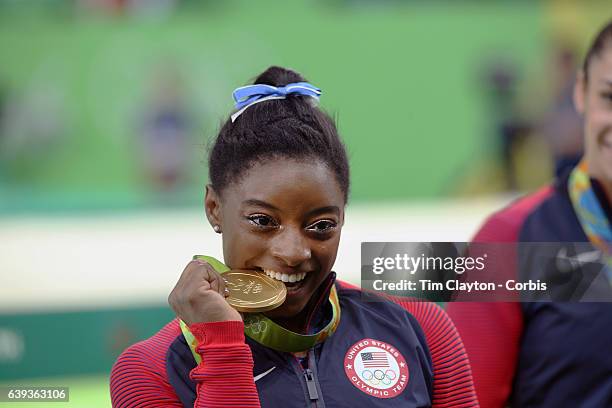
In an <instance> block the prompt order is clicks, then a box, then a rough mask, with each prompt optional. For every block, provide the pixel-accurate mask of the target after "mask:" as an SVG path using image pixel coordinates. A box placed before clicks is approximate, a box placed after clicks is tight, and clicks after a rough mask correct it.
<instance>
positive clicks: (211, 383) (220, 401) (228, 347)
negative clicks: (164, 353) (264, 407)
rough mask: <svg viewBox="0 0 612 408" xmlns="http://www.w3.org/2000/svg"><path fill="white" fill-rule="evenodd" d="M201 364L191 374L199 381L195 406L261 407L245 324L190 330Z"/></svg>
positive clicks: (217, 324)
mask: <svg viewBox="0 0 612 408" xmlns="http://www.w3.org/2000/svg"><path fill="white" fill-rule="evenodd" d="M189 328H190V330H191V332H192V333H193V335H194V337H195V338H196V339H197V340H198V347H197V349H196V351H197V352H198V353H199V354H200V356H202V363H201V364H200V365H199V366H197V367H196V368H194V369H193V370H192V371H191V374H190V377H191V379H192V380H193V381H195V382H197V383H198V385H197V394H198V396H197V398H196V401H195V404H194V406H195V407H207V408H208V407H245V408H246V407H259V395H258V394H257V388H256V387H255V381H254V380H253V356H252V355H251V350H250V349H249V346H248V345H247V344H246V343H245V342H244V323H243V322H239V321H230V322H213V323H198V324H193V325H191V326H190V327H189Z"/></svg>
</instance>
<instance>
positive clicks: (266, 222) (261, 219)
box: [247, 214, 278, 228]
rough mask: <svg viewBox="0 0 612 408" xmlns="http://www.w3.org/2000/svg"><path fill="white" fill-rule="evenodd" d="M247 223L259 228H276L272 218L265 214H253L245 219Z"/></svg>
mask: <svg viewBox="0 0 612 408" xmlns="http://www.w3.org/2000/svg"><path fill="white" fill-rule="evenodd" d="M247 219H248V220H249V222H250V223H251V224H253V225H255V226H257V227H259V228H271V227H276V226H278V224H277V222H276V221H275V220H274V218H272V217H270V216H269V215H265V214H254V215H249V216H248V217H247Z"/></svg>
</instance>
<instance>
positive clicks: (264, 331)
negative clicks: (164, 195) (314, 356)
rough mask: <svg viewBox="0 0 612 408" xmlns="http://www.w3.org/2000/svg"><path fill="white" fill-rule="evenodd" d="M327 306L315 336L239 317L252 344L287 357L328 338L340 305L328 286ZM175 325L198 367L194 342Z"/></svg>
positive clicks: (258, 316)
mask: <svg viewBox="0 0 612 408" xmlns="http://www.w3.org/2000/svg"><path fill="white" fill-rule="evenodd" d="M194 259H202V260H204V261H206V262H208V263H209V264H210V265H211V266H212V267H213V268H214V269H215V270H216V271H217V272H219V273H221V274H223V273H224V272H227V271H229V270H230V269H229V268H228V267H227V266H226V265H225V264H223V263H222V262H220V261H219V260H217V259H215V258H213V257H210V256H202V255H196V256H195V257H194ZM329 303H330V304H331V307H332V318H331V320H330V321H329V323H327V325H326V326H325V327H324V328H323V329H321V330H320V331H318V332H316V333H313V334H299V333H295V332H292V331H291V330H287V329H285V328H284V327H282V326H280V325H278V324H276V323H274V322H273V321H272V320H271V319H269V318H267V317H266V316H264V315H263V313H243V314H242V315H243V319H244V334H245V335H246V336H248V337H250V338H251V339H253V340H255V341H256V342H258V343H260V344H262V345H264V346H266V347H268V348H271V349H274V350H278V351H283V352H288V353H295V352H298V351H305V350H308V349H310V348H312V347H314V346H315V345H316V344H318V343H321V342H323V341H325V339H326V338H328V337H329V336H331V335H332V334H333V333H334V331H335V330H336V328H337V327H338V324H339V323H340V302H339V300H338V292H336V287H335V285H332V287H331V290H330V292H329ZM179 323H180V326H181V332H182V333H183V336H184V337H185V340H186V341H187V344H188V345H189V348H190V349H191V353H192V354H193V357H194V358H195V360H196V362H197V363H198V364H200V362H201V361H202V358H201V357H200V355H199V354H198V353H197V352H196V347H197V346H198V341H197V339H196V338H195V337H194V336H193V334H192V333H191V331H190V330H189V327H188V326H187V324H186V323H185V322H183V321H182V320H180V319H179Z"/></svg>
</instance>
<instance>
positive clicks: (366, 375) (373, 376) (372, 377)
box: [361, 369, 397, 385]
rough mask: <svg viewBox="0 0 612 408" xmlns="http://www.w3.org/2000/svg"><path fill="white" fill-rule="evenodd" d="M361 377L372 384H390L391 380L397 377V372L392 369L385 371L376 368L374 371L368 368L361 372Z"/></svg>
mask: <svg viewBox="0 0 612 408" xmlns="http://www.w3.org/2000/svg"><path fill="white" fill-rule="evenodd" d="M361 378H363V379H364V380H365V382H367V383H369V384H371V385H379V384H384V385H390V384H391V382H392V381H393V380H395V379H396V378H397V373H396V372H395V371H393V370H391V369H388V370H387V371H385V372H383V370H374V372H372V371H370V370H367V369H366V370H363V371H362V372H361Z"/></svg>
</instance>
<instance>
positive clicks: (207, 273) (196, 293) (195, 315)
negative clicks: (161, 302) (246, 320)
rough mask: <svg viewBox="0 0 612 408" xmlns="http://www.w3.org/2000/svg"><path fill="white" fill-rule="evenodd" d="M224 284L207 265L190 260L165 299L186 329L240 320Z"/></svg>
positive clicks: (220, 277) (197, 260)
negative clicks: (231, 304)
mask: <svg viewBox="0 0 612 408" xmlns="http://www.w3.org/2000/svg"><path fill="white" fill-rule="evenodd" d="M228 295H229V291H228V290H227V289H226V287H225V280H224V279H223V277H222V276H221V274H219V272H217V271H215V270H214V268H213V267H212V266H210V264H209V263H207V262H206V261H202V260H200V259H196V260H193V261H191V262H189V263H188V264H187V267H186V268H185V270H184V271H183V273H182V274H181V277H180V278H179V280H178V282H177V284H176V286H175V287H174V289H172V292H170V296H168V303H169V304H170V307H171V308H172V310H174V313H176V315H177V316H178V317H179V318H180V319H181V320H183V321H184V322H185V323H187V324H188V325H190V324H193V323H200V322H222V321H228V320H239V321H240V320H242V317H241V316H240V313H238V311H236V310H235V309H234V308H232V307H231V306H230V305H229V303H227V301H226V300H225V298H226V297H227V296H228Z"/></svg>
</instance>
